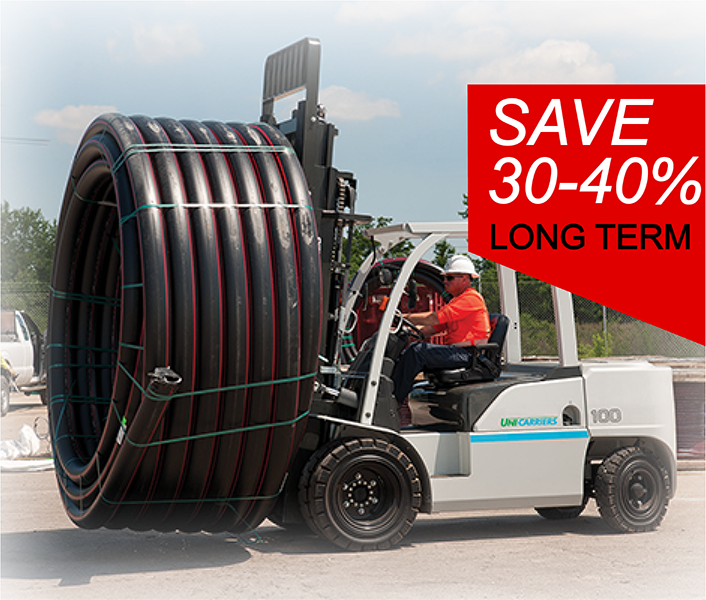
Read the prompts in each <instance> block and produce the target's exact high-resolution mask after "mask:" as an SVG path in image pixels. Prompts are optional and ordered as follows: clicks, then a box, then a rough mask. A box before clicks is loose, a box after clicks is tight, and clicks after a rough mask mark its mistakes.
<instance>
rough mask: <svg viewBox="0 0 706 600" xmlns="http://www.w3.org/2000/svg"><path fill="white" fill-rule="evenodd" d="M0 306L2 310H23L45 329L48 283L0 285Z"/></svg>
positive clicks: (40, 328)
mask: <svg viewBox="0 0 706 600" xmlns="http://www.w3.org/2000/svg"><path fill="white" fill-rule="evenodd" d="M0 306H2V308H3V310H8V309H9V310H23V311H25V312H26V313H27V314H28V315H29V316H30V317H31V319H32V320H33V321H34V322H35V323H36V324H37V327H39V330H40V331H45V330H46V328H47V322H48V320H49V284H48V283H7V282H3V283H2V285H0Z"/></svg>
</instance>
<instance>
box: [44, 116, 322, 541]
mask: <svg viewBox="0 0 706 600" xmlns="http://www.w3.org/2000/svg"><path fill="white" fill-rule="evenodd" d="M320 283H321V266H320V260H319V249H318V237H317V231H316V223H315V220H314V213H313V211H312V209H311V206H310V199H309V193H308V189H307V185H306V182H305V179H304V175H303V173H302V171H301V167H300V164H299V162H298V160H297V158H296V156H295V155H294V154H293V152H292V150H291V147H290V146H289V144H288V142H287V140H286V139H285V138H284V137H283V135H282V134H281V133H280V132H279V131H278V130H276V129H274V128H272V127H270V126H268V125H265V124H254V125H243V124H236V123H228V124H224V123H217V122H196V121H176V120H173V119H161V118H160V119H152V118H148V117H143V116H139V117H126V116H122V115H118V114H109V115H103V116H101V117H99V118H97V119H96V120H95V121H94V122H93V123H92V124H91V125H90V126H89V128H88V130H87V131H86V133H85V135H84V137H83V140H82V141H81V143H80V145H79V148H78V150H77V153H76V156H75V158H74V162H73V165H72V170H71V174H70V178H69V182H68V185H67V190H66V194H65V197H64V201H63V206H62V209H61V214H60V221H59V228H58V235H57V244H56V253H55V259H54V268H53V275H52V284H51V286H52V298H51V307H50V324H49V332H48V336H49V337H48V357H49V381H48V386H49V397H50V403H49V414H50V424H51V433H52V443H53V449H54V459H55V464H56V473H57V480H58V484H59V488H60V492H61V495H62V498H63V502H64V505H65V507H66V510H67V513H68V515H69V517H70V518H71V519H72V520H73V521H74V523H76V524H77V525H79V526H80V527H84V528H91V529H93V528H98V527H107V528H113V529H118V528H130V529H134V530H138V531H139V530H149V529H154V530H158V531H173V530H176V529H178V530H180V531H185V532H197V531H210V532H219V531H232V532H236V533H238V532H243V531H247V530H249V529H250V528H254V527H255V526H256V525H258V524H259V523H260V522H261V521H262V520H263V519H264V518H265V517H266V516H267V513H268V512H269V510H270V509H271V508H272V506H273V505H274V503H275V501H276V499H277V496H278V493H279V492H280V491H281V489H282V487H283V485H284V481H285V479H286V475H287V469H288V467H289V464H290V461H291V459H292V458H293V456H294V454H295V452H296V449H297V447H298V444H299V442H300V439H301V436H302V435H303V430H304V426H305V420H306V416H307V414H308V410H309V407H310V403H311V398H312V394H313V387H314V379H315V371H316V368H317V360H318V349H319V337H320V329H321V306H320V304H321V300H320Z"/></svg>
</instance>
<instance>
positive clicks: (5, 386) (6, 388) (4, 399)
mask: <svg viewBox="0 0 706 600" xmlns="http://www.w3.org/2000/svg"><path fill="white" fill-rule="evenodd" d="M0 379H2V388H1V390H0V416H3V417H4V416H5V415H6V414H7V413H8V412H9V411H10V382H9V380H8V379H7V377H5V376H4V375H3V376H2V377H1V378H0Z"/></svg>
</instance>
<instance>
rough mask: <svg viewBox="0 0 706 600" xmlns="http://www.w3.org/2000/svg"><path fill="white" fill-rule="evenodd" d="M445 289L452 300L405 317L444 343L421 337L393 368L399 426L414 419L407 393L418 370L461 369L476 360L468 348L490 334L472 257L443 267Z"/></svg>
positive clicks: (422, 330)
mask: <svg viewBox="0 0 706 600" xmlns="http://www.w3.org/2000/svg"><path fill="white" fill-rule="evenodd" d="M443 277H444V290H445V291H446V292H448V293H449V294H450V295H451V296H452V298H451V300H450V301H449V302H448V303H447V304H446V305H444V306H443V307H441V308H440V309H439V310H437V311H430V312H422V313H409V314H405V315H404V317H405V319H407V320H408V321H409V322H410V323H412V324H413V325H415V326H417V327H418V328H419V331H420V332H421V334H422V335H423V336H424V339H425V340H428V339H429V338H431V337H432V336H434V335H442V336H443V343H442V344H432V343H430V342H428V341H419V342H414V343H412V344H410V345H409V346H408V347H407V348H406V349H405V350H404V352H402V354H401V355H400V357H399V359H398V360H397V364H396V365H395V369H394V371H393V372H392V381H393V383H394V393H395V398H396V399H397V401H398V403H399V405H400V408H399V414H400V426H401V427H405V426H407V425H409V424H410V422H411V413H410V410H409V404H408V401H407V395H408V394H409V392H410V391H411V389H412V386H413V385H414V379H415V377H416V376H417V374H418V373H421V372H422V371H424V370H427V369H459V368H465V367H469V366H470V365H471V362H472V360H473V356H472V354H471V352H470V351H469V350H468V349H467V348H468V347H470V346H475V345H476V344H484V343H486V342H487V341H488V336H489V335H490V320H489V316H488V309H487V307H486V305H485V300H484V299H483V296H481V295H480V293H479V292H478V291H477V290H476V289H475V288H474V287H473V286H472V282H473V280H474V279H477V278H478V273H477V272H476V269H475V267H474V265H473V262H472V261H471V259H470V258H468V257H467V256H463V255H456V256H453V257H451V259H450V260H449V261H448V263H446V267H445V268H444V274H443Z"/></svg>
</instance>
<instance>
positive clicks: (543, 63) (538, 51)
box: [462, 40, 616, 83]
mask: <svg viewBox="0 0 706 600" xmlns="http://www.w3.org/2000/svg"><path fill="white" fill-rule="evenodd" d="M462 78H463V79H464V80H466V81H469V82H478V83H481V82H482V83H613V82H614V81H615V78H616V77H615V67H614V66H613V65H612V64H611V63H610V62H605V61H602V60H601V58H600V57H599V56H598V53H597V52H596V51H595V50H593V49H592V48H591V46H589V45H588V44H587V43H586V42H581V41H578V40H576V41H566V40H546V41H544V42H542V43H541V44H540V45H539V46H537V47H536V48H528V49H525V50H521V51H519V52H517V53H515V54H513V55H512V56H506V57H502V58H497V59H495V60H492V61H490V62H489V63H487V64H485V65H483V66H481V67H478V68H477V69H474V70H469V71H466V72H465V73H463V75H462Z"/></svg>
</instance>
